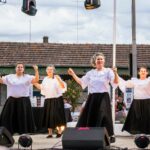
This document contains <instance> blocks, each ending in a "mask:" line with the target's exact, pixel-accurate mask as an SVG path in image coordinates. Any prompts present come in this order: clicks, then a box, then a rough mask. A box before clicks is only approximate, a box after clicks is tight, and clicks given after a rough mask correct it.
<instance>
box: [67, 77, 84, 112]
mask: <svg viewBox="0 0 150 150" xmlns="http://www.w3.org/2000/svg"><path fill="white" fill-rule="evenodd" d="M65 82H66V83H67V91H66V92H65V93H64V97H65V98H66V99H67V100H68V102H70V104H71V105H72V111H73V112H74V111H75V108H76V106H77V104H78V101H79V97H80V96H81V91H82V88H81V86H80V85H79V84H77V83H76V82H75V81H74V80H73V79H71V80H66V81H65Z"/></svg>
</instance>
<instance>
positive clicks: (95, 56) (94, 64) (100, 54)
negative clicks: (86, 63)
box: [90, 52, 105, 67]
mask: <svg viewBox="0 0 150 150" xmlns="http://www.w3.org/2000/svg"><path fill="white" fill-rule="evenodd" d="M99 56H102V57H103V58H104V60H105V56H104V54H103V53H100V52H97V53H95V54H94V55H93V56H92V57H91V61H90V62H91V65H92V66H93V67H95V66H96V63H95V62H96V59H97V57H99Z"/></svg>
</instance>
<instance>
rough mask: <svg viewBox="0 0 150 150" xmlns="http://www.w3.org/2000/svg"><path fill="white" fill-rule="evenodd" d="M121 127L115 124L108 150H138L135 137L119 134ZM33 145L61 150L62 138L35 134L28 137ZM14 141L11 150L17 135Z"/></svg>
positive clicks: (43, 148) (41, 148)
mask: <svg viewBox="0 0 150 150" xmlns="http://www.w3.org/2000/svg"><path fill="white" fill-rule="evenodd" d="M121 127H122V125H120V124H115V133H116V142H115V143H111V144H110V149H118V150H127V149H131V150H133V149H134V150H136V149H139V148H137V146H136V145H135V143H134V138H135V136H132V135H129V134H128V133H125V132H121V130H120V128H121ZM119 130H120V131H119ZM30 136H31V138H32V140H33V144H32V149H33V150H62V137H61V138H55V135H54V137H53V138H50V139H47V138H46V136H47V134H45V133H44V134H35V135H30ZM13 137H14V139H15V143H14V145H13V147H12V148H11V149H12V150H17V149H18V138H19V135H15V136H13ZM147 149H150V146H148V148H147Z"/></svg>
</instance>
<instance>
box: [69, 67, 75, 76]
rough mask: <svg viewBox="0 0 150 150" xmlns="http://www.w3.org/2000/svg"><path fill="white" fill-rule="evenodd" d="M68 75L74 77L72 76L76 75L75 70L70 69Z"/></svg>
mask: <svg viewBox="0 0 150 150" xmlns="http://www.w3.org/2000/svg"><path fill="white" fill-rule="evenodd" d="M68 74H69V75H71V76H72V75H73V74H75V73H74V71H73V69H71V68H69V69H68Z"/></svg>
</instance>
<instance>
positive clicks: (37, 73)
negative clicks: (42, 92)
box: [32, 65, 39, 84]
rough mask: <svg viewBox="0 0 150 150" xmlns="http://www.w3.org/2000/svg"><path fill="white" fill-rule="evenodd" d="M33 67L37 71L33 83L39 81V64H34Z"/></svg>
mask: <svg viewBox="0 0 150 150" xmlns="http://www.w3.org/2000/svg"><path fill="white" fill-rule="evenodd" d="M33 69H34V71H35V78H34V79H33V80H32V84H34V83H37V82H39V71H38V66H37V65H33Z"/></svg>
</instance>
